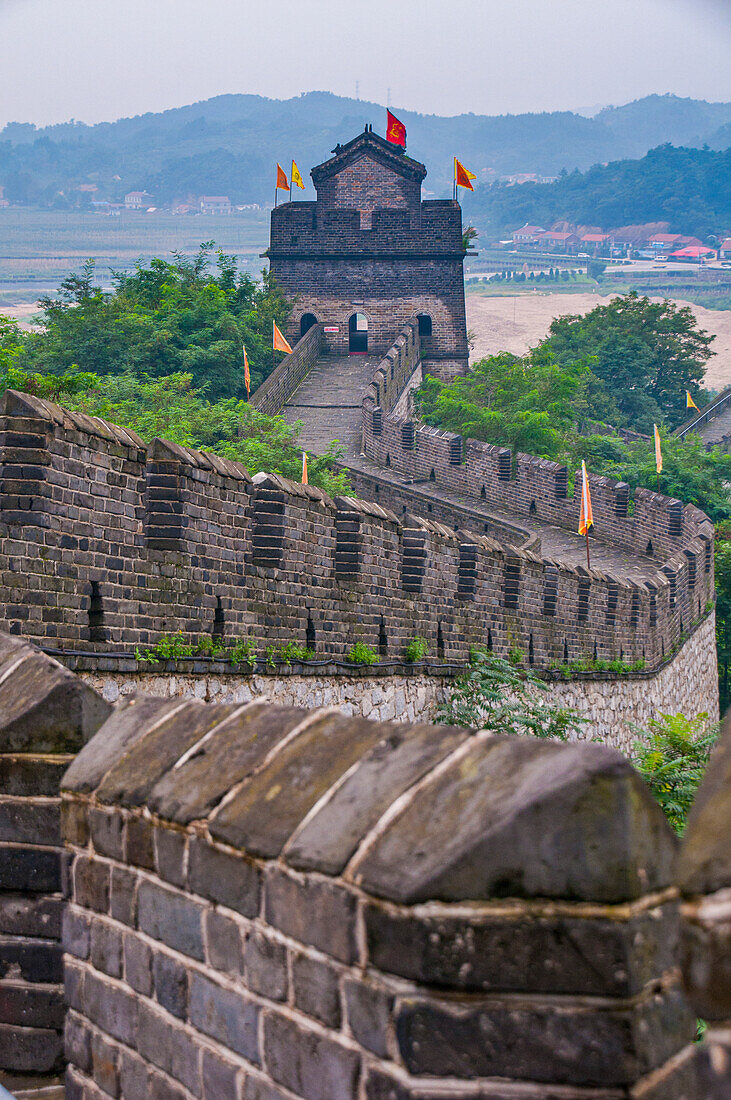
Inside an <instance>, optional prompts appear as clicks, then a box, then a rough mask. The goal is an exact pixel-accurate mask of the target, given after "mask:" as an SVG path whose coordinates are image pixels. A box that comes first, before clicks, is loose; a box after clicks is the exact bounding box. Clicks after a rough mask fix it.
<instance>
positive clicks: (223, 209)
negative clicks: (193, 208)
mask: <svg viewBox="0 0 731 1100" xmlns="http://www.w3.org/2000/svg"><path fill="white" fill-rule="evenodd" d="M200 210H201V214H233V211H234V208H233V206H232V205H231V200H230V198H229V197H228V195H201V197H200Z"/></svg>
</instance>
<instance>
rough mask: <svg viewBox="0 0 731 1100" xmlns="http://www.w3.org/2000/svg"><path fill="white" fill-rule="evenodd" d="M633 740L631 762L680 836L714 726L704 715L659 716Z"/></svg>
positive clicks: (715, 734)
mask: <svg viewBox="0 0 731 1100" xmlns="http://www.w3.org/2000/svg"><path fill="white" fill-rule="evenodd" d="M649 727H650V728H649V731H648V732H644V731H642V730H637V732H638V733H641V734H642V738H641V739H640V740H637V741H635V744H634V748H633V753H632V763H633V764H634V766H635V767H636V768H637V770H638V771H639V773H640V774H641V775H642V777H643V779H644V780H645V782H646V783H647V785H648V786H649V788H650V790H651V791H652V793H653V795H654V796H655V798H656V799H657V801H658V803H659V804H660V806H661V808H662V810H663V812H664V814H665V816H666V817H667V819H668V821H669V822H670V824H671V825H672V827H673V828H674V829H675V831H676V832H677V833H679V834H681V835H682V833H683V831H684V830H685V823H686V821H687V818H688V812H689V810H690V807H691V806H692V805H693V799H694V798H695V795H696V791H697V790H698V787H699V786H700V783H701V780H702V779H703V776H704V774H705V771H706V768H707V767H708V760H709V758H710V755H711V751H712V749H713V746H714V745H715V743H716V740H717V738H718V725H713V724H710V723H709V721H708V715H707V714H699V715H698V716H697V717H696V718H686V717H685V715H684V714H661V715H660V717H659V718H657V719H652V720H651V721H650V723H649Z"/></svg>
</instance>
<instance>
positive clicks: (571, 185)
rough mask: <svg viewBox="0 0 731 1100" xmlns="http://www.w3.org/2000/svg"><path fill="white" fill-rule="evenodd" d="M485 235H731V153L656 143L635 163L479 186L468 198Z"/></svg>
mask: <svg viewBox="0 0 731 1100" xmlns="http://www.w3.org/2000/svg"><path fill="white" fill-rule="evenodd" d="M467 202H468V204H470V205H469V206H468V210H469V220H470V221H473V222H475V223H476V224H477V225H478V226H479V228H480V231H481V234H482V235H483V236H485V235H487V237H488V238H490V237H500V236H503V235H504V234H506V233H509V232H510V231H511V230H512V229H515V228H516V227H517V226H520V225H524V224H525V223H526V222H529V223H530V224H531V225H541V226H543V227H544V228H547V227H549V226H551V225H553V224H554V223H556V222H562V221H566V222H570V223H573V224H574V225H581V226H597V227H601V228H602V229H606V230H608V229H618V228H619V227H620V226H625V225H638V224H643V223H645V222H668V223H669V228H670V232H672V233H685V234H688V235H690V236H696V237H700V238H701V239H702V240H705V239H706V238H707V237H708V236H709V234H716V235H722V236H727V235H728V234H729V233H731V149H726V150H724V151H723V152H715V151H713V150H711V149H676V148H674V147H673V146H672V145H661V146H659V147H658V148H657V149H652V150H650V152H649V153H648V154H647V156H644V157H642V158H641V159H640V160H620V161H617V162H615V163H613V164H607V165H605V166H601V165H598V166H596V167H594V168H590V169H589V171H588V172H571V173H570V174H568V175H565V176H562V177H561V178H560V179H559V180H558V181H557V182H556V183H548V184H540V185H538V184H533V183H525V184H522V185H521V186H520V187H507V186H505V185H502V184H498V185H494V186H492V187H480V188H478V190H477V191H476V192H475V195H474V197H472V196H470V198H469V199H468V200H467Z"/></svg>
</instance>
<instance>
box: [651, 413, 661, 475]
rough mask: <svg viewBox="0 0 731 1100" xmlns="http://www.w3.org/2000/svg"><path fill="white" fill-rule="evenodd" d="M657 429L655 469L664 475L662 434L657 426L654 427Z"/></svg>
mask: <svg viewBox="0 0 731 1100" xmlns="http://www.w3.org/2000/svg"><path fill="white" fill-rule="evenodd" d="M652 426H653V428H654V429H655V469H656V470H657V472H658V473H659V474H661V473H662V449H661V447H660V433H659V431H658V430H657V424H653V425H652Z"/></svg>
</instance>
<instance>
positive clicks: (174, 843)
mask: <svg viewBox="0 0 731 1100" xmlns="http://www.w3.org/2000/svg"><path fill="white" fill-rule="evenodd" d="M154 845H155V866H156V868H157V873H158V874H159V876H160V878H164V879H165V881H166V882H169V883H171V884H172V885H173V886H180V887H183V886H185V874H186V868H185V856H186V849H187V838H186V836H185V834H184V833H181V832H177V831H176V830H174V829H163V828H161V827H156V828H155V831H154Z"/></svg>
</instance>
